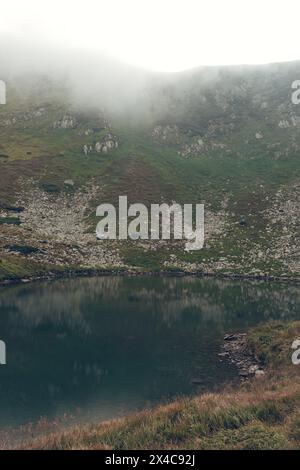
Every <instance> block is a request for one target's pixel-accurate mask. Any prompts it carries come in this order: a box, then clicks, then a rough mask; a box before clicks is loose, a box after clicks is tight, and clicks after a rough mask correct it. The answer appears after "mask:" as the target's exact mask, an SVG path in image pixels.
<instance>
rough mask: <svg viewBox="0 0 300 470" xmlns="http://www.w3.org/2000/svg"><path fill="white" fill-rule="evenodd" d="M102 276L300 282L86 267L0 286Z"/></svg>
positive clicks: (295, 280) (13, 280)
mask: <svg viewBox="0 0 300 470" xmlns="http://www.w3.org/2000/svg"><path fill="white" fill-rule="evenodd" d="M98 276H99V277H101V276H124V277H143V276H144V277H197V278H213V279H228V280H248V281H264V282H274V281H275V282H284V283H296V284H300V276H296V277H293V276H270V275H268V274H266V275H251V274H234V273H215V272H199V271H181V270H178V271H176V270H169V271H168V270H159V271H151V270H149V271H146V270H140V269H128V268H126V269H122V268H121V269H118V268H116V269H114V268H107V269H105V268H101V269H100V268H98V269H97V268H86V269H84V268H83V269H80V268H79V269H70V270H66V269H65V270H62V271H56V270H53V271H48V272H46V273H45V274H42V275H37V276H28V277H16V278H6V279H2V280H1V281H0V287H5V286H11V285H15V284H27V283H32V282H38V281H52V280H58V279H68V278H76V277H98Z"/></svg>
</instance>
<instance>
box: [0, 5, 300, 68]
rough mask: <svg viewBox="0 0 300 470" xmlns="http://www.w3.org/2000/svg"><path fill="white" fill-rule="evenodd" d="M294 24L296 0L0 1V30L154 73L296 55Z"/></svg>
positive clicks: (299, 55) (299, 42)
mask: <svg viewBox="0 0 300 470" xmlns="http://www.w3.org/2000/svg"><path fill="white" fill-rule="evenodd" d="M299 30H300V0H283V1H282V0H106V1H105V0H80V1H79V0H0V33H2V32H3V33H9V34H11V35H16V36H17V37H18V38H19V39H20V40H22V42H24V40H25V39H28V40H29V41H31V42H32V41H34V42H37V43H38V44H39V45H40V44H43V43H44V42H45V44H47V45H49V44H50V45H54V46H59V47H62V48H69V47H71V48H73V47H80V48H86V49H90V50H92V51H102V52H105V53H108V54H109V55H112V56H113V57H116V58H118V59H120V60H122V61H123V62H126V63H129V64H132V65H136V66H139V67H142V68H146V69H151V70H160V71H179V70H184V69H188V68H192V67H196V66H199V65H224V64H245V63H247V64H254V63H257V64H258V63H267V62H277V61H278V62H279V61H287V60H296V59H300V33H299ZM8 53H9V51H8Z"/></svg>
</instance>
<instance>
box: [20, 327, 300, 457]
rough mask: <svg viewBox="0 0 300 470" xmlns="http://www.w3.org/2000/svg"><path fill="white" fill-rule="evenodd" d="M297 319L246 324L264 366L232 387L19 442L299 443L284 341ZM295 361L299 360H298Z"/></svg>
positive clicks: (294, 372)
mask: <svg viewBox="0 0 300 470" xmlns="http://www.w3.org/2000/svg"><path fill="white" fill-rule="evenodd" d="M299 337H300V322H294V323H290V324H286V323H281V322H276V323H270V324H265V325H262V326H259V327H256V328H254V329H252V330H251V331H250V332H249V335H248V348H249V350H250V352H251V353H254V354H255V355H257V356H258V357H259V358H260V359H261V360H263V362H264V363H265V365H266V366H267V374H266V376H265V377H264V378H260V379H253V380H252V381H251V382H250V383H245V384H244V385H241V386H240V387H239V388H229V389H228V390H225V391H224V392H223V393H214V394H212V393H210V394H204V395H200V396H198V397H196V398H192V399H185V400H180V401H176V402H173V403H171V404H169V405H168V406H161V407H158V408H155V409H154V410H149V411H144V412H142V413H139V414H137V415H135V416H132V417H129V418H126V419H121V420H117V421H112V422H107V423H103V424H100V425H98V426H95V425H93V426H78V427H76V428H74V429H72V430H70V431H67V432H64V433H58V434H52V435H50V436H46V437H42V438H39V439H36V440H34V441H32V442H27V443H25V444H24V445H23V446H22V447H23V448H25V449H299V448H300V413H299V409H300V408H299V406H300V382H299V369H298V368H297V366H292V365H291V349H290V348H291V344H292V342H293V341H294V340H295V339H296V338H299ZM298 367H300V366H298Z"/></svg>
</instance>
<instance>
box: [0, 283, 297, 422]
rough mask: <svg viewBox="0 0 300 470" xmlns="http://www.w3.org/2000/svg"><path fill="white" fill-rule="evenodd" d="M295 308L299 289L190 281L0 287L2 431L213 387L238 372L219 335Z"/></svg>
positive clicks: (113, 411)
mask: <svg viewBox="0 0 300 470" xmlns="http://www.w3.org/2000/svg"><path fill="white" fill-rule="evenodd" d="M299 305H300V289H299V287H298V286H293V285H289V286H287V285H284V284H277V283H259V282H256V283H253V282H248V281H241V282H239V281H225V280H212V279H196V278H126V277H124V278H122V277H102V278H89V279H69V280H60V281H55V282H50V283H39V284H32V285H19V286H14V287H9V288H7V287H6V288H1V289H0V316H1V317H0V318H1V325H0V326H1V329H0V337H1V339H3V340H5V342H6V345H7V365H6V366H1V367H0V425H2V426H6V425H16V424H21V423H24V422H27V421H29V420H31V421H32V420H36V419H38V418H39V416H41V415H46V416H48V417H49V418H52V417H53V416H55V415H57V414H60V413H65V412H67V413H73V412H74V411H75V410H78V409H80V410H81V414H80V416H81V419H82V420H87V419H101V418H105V419H106V418H110V417H112V416H116V415H120V414H123V413H127V412H129V411H132V410H133V409H136V408H140V407H143V406H145V405H148V404H151V403H153V402H156V401H159V400H162V399H166V398H170V397H173V396H176V395H179V394H188V393H194V392H196V391H199V390H206V389H211V388H213V387H214V386H215V385H218V384H221V383H223V382H225V381H226V380H228V379H230V378H232V377H233V376H234V374H235V371H234V370H233V368H232V367H231V366H229V365H228V364H224V363H223V364H222V363H221V362H220V361H219V358H218V356H217V353H218V351H219V348H220V344H221V342H222V337H223V334H224V332H227V331H232V330H238V329H245V328H246V327H247V326H249V325H253V324H255V323H257V322H259V321H263V320H266V319H276V318H299V317H300V312H299ZM195 377H196V378H197V380H199V381H200V385H198V388H195V385H193V384H192V378H195Z"/></svg>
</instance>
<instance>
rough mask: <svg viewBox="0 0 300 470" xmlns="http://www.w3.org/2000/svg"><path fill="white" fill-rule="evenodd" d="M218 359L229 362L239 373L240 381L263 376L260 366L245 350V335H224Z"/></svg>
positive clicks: (246, 349)
mask: <svg viewBox="0 0 300 470" xmlns="http://www.w3.org/2000/svg"><path fill="white" fill-rule="evenodd" d="M219 357H221V358H224V359H226V360H229V362H231V363H232V364H234V365H235V366H236V367H237V369H238V372H239V377H240V378H241V380H247V379H249V378H250V377H261V376H263V375H264V373H265V372H264V369H263V367H262V364H260V362H259V361H258V360H257V359H256V358H255V357H254V356H253V355H251V353H250V352H249V350H248V348H247V333H236V334H226V335H225V336H224V344H223V348H222V352H220V353H219Z"/></svg>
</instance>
